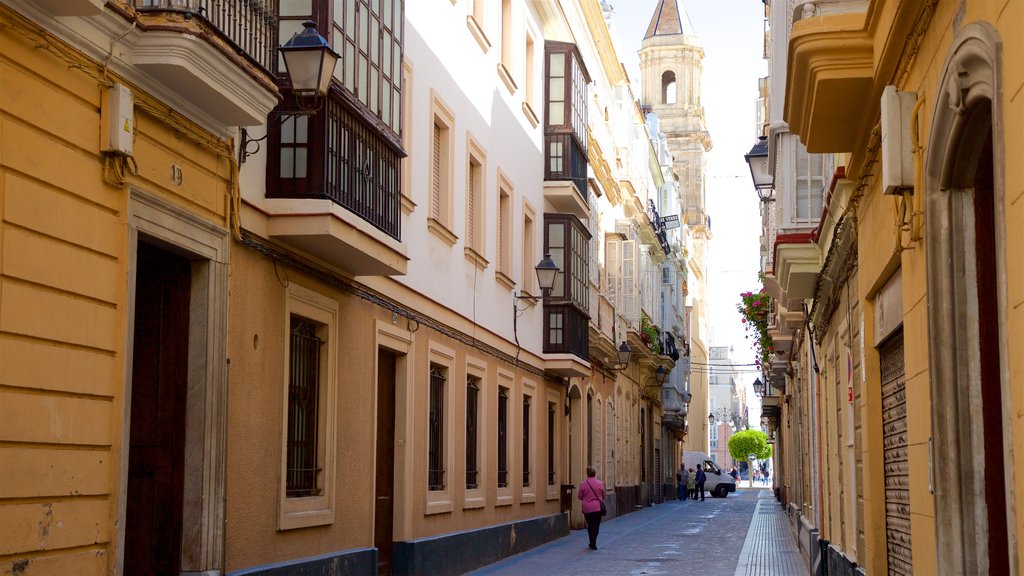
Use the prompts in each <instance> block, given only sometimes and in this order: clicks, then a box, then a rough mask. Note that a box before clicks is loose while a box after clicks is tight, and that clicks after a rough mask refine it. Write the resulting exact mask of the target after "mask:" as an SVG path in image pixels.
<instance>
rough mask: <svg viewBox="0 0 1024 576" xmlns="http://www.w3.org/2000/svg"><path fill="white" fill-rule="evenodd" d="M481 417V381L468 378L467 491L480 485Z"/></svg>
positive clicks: (472, 377) (471, 377) (473, 377)
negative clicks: (478, 452)
mask: <svg viewBox="0 0 1024 576" xmlns="http://www.w3.org/2000/svg"><path fill="white" fill-rule="evenodd" d="M479 416H480V379H479V378H477V377H476V376H469V377H467V378H466V489H467V490H469V489H474V488H477V487H478V486H479V483H480V463H479V460H478V459H477V449H478V448H479V445H480V430H479V428H478V426H477V424H478V422H479Z"/></svg>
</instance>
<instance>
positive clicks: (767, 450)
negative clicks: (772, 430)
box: [729, 430, 772, 460]
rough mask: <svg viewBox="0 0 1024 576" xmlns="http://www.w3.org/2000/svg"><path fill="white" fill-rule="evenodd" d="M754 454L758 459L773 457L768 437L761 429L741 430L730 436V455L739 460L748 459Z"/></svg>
mask: <svg viewBox="0 0 1024 576" xmlns="http://www.w3.org/2000/svg"><path fill="white" fill-rule="evenodd" d="M751 454H753V455H754V456H756V457H757V459H758V460H767V459H769V458H771V457H772V447H771V446H770V445H769V444H768V437H767V436H765V434H764V432H761V431H760V430H741V431H739V432H737V433H735V434H733V435H732V438H729V455H730V456H732V457H733V458H735V459H737V460H747V457H748V456H750V455H751Z"/></svg>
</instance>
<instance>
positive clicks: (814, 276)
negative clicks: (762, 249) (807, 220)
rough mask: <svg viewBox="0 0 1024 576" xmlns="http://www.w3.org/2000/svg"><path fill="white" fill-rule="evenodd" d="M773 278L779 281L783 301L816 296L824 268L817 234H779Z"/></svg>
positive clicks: (776, 241) (776, 240)
mask: <svg viewBox="0 0 1024 576" xmlns="http://www.w3.org/2000/svg"><path fill="white" fill-rule="evenodd" d="M772 260H773V261H774V262H775V270H774V277H775V280H776V281H777V282H778V284H779V289H780V290H781V294H782V295H783V296H784V298H782V299H781V300H783V301H784V302H786V301H791V300H802V299H805V298H811V297H813V296H814V287H815V286H816V285H817V282H818V273H819V272H820V271H821V256H820V254H819V250H818V245H817V243H816V242H815V240H814V233H813V231H811V232H797V233H792V234H779V235H778V236H776V238H775V257H774V258H772Z"/></svg>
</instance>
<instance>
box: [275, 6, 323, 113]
mask: <svg viewBox="0 0 1024 576" xmlns="http://www.w3.org/2000/svg"><path fill="white" fill-rule="evenodd" d="M302 26H303V29H302V32H299V33H298V34H295V35H294V36H292V37H291V39H289V40H288V41H287V42H285V43H284V46H281V47H280V48H279V49H278V50H280V51H281V56H282V57H283V58H284V67H285V70H286V71H287V73H288V77H289V78H290V79H291V82H292V92H294V93H295V95H296V96H313V97H317V96H323V95H325V94H327V89H328V88H329V87H330V85H331V77H332V76H333V75H334V66H335V65H336V64H337V63H338V53H337V52H335V51H334V50H332V49H331V45H330V44H328V43H327V39H326V38H324V37H323V36H321V35H320V34H319V33H318V32H317V31H316V22H314V21H312V20H307V21H305V22H303V23H302Z"/></svg>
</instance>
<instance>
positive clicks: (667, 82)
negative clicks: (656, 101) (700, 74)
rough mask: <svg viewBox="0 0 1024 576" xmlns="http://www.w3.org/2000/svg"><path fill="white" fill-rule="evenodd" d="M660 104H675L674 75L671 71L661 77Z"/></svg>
mask: <svg viewBox="0 0 1024 576" xmlns="http://www.w3.org/2000/svg"><path fill="white" fill-rule="evenodd" d="M661 103H662V104H675V103H676V73H675V72H673V71H671V70H666V71H665V73H664V74H662V75H661Z"/></svg>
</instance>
